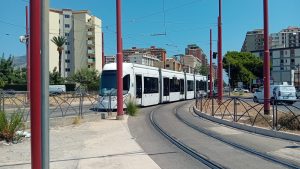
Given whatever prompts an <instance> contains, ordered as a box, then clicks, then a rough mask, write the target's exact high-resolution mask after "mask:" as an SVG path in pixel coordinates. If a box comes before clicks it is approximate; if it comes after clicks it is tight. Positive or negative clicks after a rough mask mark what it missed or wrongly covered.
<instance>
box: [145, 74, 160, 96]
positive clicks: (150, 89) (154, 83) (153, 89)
mask: <svg viewBox="0 0 300 169" xmlns="http://www.w3.org/2000/svg"><path fill="white" fill-rule="evenodd" d="M144 93H145V94H147V93H158V78H154V77H144Z"/></svg>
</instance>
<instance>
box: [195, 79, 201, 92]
mask: <svg viewBox="0 0 300 169" xmlns="http://www.w3.org/2000/svg"><path fill="white" fill-rule="evenodd" d="M199 90H200V81H199V80H197V81H196V91H199Z"/></svg>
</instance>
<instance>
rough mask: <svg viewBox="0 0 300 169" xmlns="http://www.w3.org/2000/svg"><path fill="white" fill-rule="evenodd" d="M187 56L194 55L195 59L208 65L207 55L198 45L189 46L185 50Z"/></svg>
mask: <svg viewBox="0 0 300 169" xmlns="http://www.w3.org/2000/svg"><path fill="white" fill-rule="evenodd" d="M185 55H193V56H194V57H196V58H198V59H199V60H200V62H201V63H202V64H206V65H207V57H206V55H205V54H204V52H203V50H202V49H201V48H200V47H199V46H197V45H196V44H191V45H188V46H187V48H185Z"/></svg>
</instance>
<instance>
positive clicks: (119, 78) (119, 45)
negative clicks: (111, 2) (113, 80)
mask: <svg viewBox="0 0 300 169" xmlns="http://www.w3.org/2000/svg"><path fill="white" fill-rule="evenodd" d="M116 1H117V118H118V119H122V118H123V78H122V76H123V49H122V48H123V47H122V25H121V24H122V22H121V0H116Z"/></svg>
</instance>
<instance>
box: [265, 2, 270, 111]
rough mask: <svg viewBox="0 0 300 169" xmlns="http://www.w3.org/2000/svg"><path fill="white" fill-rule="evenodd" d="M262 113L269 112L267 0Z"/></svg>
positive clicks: (266, 3) (266, 7) (266, 9)
mask: <svg viewBox="0 0 300 169" xmlns="http://www.w3.org/2000/svg"><path fill="white" fill-rule="evenodd" d="M264 114H270V51H269V9H268V0H264Z"/></svg>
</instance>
